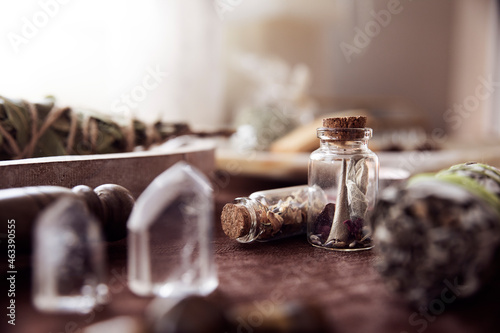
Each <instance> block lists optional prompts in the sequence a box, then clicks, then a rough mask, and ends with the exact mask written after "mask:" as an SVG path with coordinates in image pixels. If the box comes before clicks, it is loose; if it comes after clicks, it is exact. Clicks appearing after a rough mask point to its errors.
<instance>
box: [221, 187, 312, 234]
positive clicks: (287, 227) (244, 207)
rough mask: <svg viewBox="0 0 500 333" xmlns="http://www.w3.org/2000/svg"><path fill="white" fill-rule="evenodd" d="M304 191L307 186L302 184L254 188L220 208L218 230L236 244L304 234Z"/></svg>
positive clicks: (305, 210) (306, 209)
mask: <svg viewBox="0 0 500 333" xmlns="http://www.w3.org/2000/svg"><path fill="white" fill-rule="evenodd" d="M308 192H309V188H308V186H307V185H303V186H293V187H285V188H278V189H272V190H265V191H258V192H254V193H252V194H251V195H250V196H248V197H241V198H236V199H235V200H234V202H233V203H228V204H226V205H225V206H224V208H223V209H222V215H221V224H222V230H223V231H224V233H225V234H226V235H227V236H228V237H229V238H232V239H235V240H237V241H238V242H240V243H251V242H254V241H259V242H265V241H270V240H276V239H281V238H285V237H290V236H294V235H299V234H304V233H305V232H306V228H307V212H308V199H309V195H308Z"/></svg>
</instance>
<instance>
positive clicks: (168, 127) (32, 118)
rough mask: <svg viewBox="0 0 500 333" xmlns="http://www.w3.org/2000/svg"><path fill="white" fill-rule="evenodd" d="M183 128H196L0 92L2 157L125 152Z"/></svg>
mask: <svg viewBox="0 0 500 333" xmlns="http://www.w3.org/2000/svg"><path fill="white" fill-rule="evenodd" d="M184 134H193V132H192V131H191V130H190V128H189V127H188V125H186V124H182V123H161V122H157V123H155V124H151V125H149V124H145V123H143V122H141V121H139V120H137V119H118V120H117V119H115V118H113V120H112V119H111V117H109V116H106V115H102V114H99V113H96V112H94V111H90V110H83V109H75V108H69V107H63V108H61V107H58V106H56V105H55V100H54V98H52V97H48V98H46V99H45V100H44V101H43V102H40V103H29V102H27V101H23V100H13V99H8V98H5V97H2V96H0V160H7V159H20V158H29V157H42V156H57V155H69V154H76V155H87V154H104V153H117V152H127V151H132V150H133V149H134V147H136V146H144V147H145V148H148V147H149V146H151V145H152V144H156V143H161V142H164V141H166V140H168V139H170V138H173V137H176V136H179V135H184ZM204 134H205V133H201V135H204Z"/></svg>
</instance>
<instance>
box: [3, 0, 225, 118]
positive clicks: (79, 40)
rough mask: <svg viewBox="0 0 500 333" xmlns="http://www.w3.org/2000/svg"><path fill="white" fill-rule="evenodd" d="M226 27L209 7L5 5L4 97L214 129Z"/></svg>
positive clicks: (146, 2) (122, 0)
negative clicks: (55, 102) (48, 97)
mask: <svg viewBox="0 0 500 333" xmlns="http://www.w3.org/2000/svg"><path fill="white" fill-rule="evenodd" d="M219 30H220V20H219V19H218V17H217V15H216V13H215V10H214V8H213V3H212V2H211V1H199V0H183V1H178V0H140V1H139V0H106V1H98V0H86V1H81V0H26V1H2V2H1V3H0V36H2V37H1V38H0V94H2V95H5V96H7V97H17V98H25V99H28V100H37V99H39V98H41V97H43V96H45V95H47V94H51V95H55V96H56V97H57V99H58V101H59V104H63V105H70V106H82V107H89V108H94V109H98V110H101V111H103V112H111V113H113V114H116V115H118V116H122V115H124V114H125V115H127V114H132V115H136V116H139V117H140V118H142V119H144V120H149V121H153V120H156V119H163V120H168V121H188V122H190V123H195V124H203V125H205V126H213V127H215V126H217V125H218V124H220V122H221V117H222V114H221V111H220V110H221V109H222V107H221V103H222V100H221V96H222V93H223V91H222V81H221V78H222V75H221V63H220V49H221V48H220V31H219Z"/></svg>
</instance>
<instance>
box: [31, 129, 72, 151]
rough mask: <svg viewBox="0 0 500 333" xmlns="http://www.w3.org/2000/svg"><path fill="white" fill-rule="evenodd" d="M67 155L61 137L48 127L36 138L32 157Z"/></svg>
mask: <svg viewBox="0 0 500 333" xmlns="http://www.w3.org/2000/svg"><path fill="white" fill-rule="evenodd" d="M59 155H67V152H66V149H65V148H64V145H63V140H62V138H61V137H60V136H59V135H57V134H56V133H55V132H54V131H53V130H51V129H50V128H49V129H47V130H46V131H45V133H44V134H43V135H42V137H41V138H40V139H39V140H38V142H37V145H36V148H35V151H34V152H33V156H34V157H42V156H59Z"/></svg>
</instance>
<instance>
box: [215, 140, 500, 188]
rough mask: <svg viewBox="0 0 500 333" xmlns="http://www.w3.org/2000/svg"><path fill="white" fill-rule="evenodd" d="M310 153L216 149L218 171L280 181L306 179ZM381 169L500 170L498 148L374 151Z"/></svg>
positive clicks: (411, 170) (416, 170)
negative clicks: (482, 166)
mask: <svg viewBox="0 0 500 333" xmlns="http://www.w3.org/2000/svg"><path fill="white" fill-rule="evenodd" d="M309 155H310V154H309V153H274V152H266V151H259V152H254V151H251V152H245V153H239V152H236V151H233V150H228V149H225V150H221V149H220V150H218V151H217V154H216V163H217V168H218V169H219V170H223V171H226V172H228V173H229V174H240V175H245V176H254V177H265V178H273V179H282V180H291V179H299V180H303V181H305V180H307V165H308V162H309ZM377 155H378V157H379V161H380V167H381V169H382V168H385V169H402V170H405V171H407V172H409V174H417V173H421V172H435V171H439V170H441V169H445V168H449V167H450V166H451V165H454V164H458V163H464V162H469V161H476V162H481V163H486V164H490V165H493V166H495V167H497V168H500V148H499V146H483V147H467V148H451V149H443V150H438V151H424V152H419V151H404V152H377Z"/></svg>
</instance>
